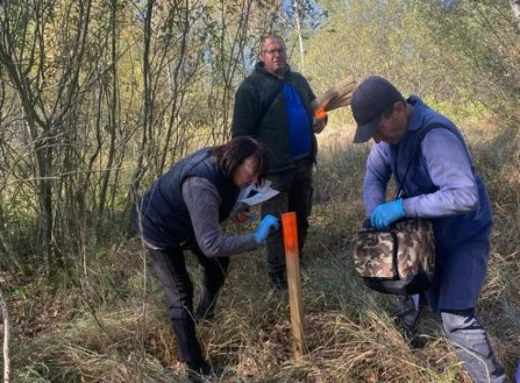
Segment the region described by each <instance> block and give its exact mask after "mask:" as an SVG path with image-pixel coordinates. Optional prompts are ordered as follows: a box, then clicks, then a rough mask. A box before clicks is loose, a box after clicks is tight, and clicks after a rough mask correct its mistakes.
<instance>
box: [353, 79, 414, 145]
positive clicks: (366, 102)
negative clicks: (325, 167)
mask: <svg viewBox="0 0 520 383" xmlns="http://www.w3.org/2000/svg"><path fill="white" fill-rule="evenodd" d="M397 101H403V102H404V98H403V95H402V94H401V93H400V92H399V91H398V90H397V89H396V87H395V86H393V85H392V84H391V83H390V81H388V80H387V79H386V78H383V77H379V76H370V77H367V78H366V79H365V80H363V82H362V83H361V84H359V86H358V87H357V88H356V90H355V91H354V93H353V94H352V101H351V103H350V107H351V108H352V114H353V115H354V120H356V123H357V129H356V134H355V135H354V143H355V144H357V143H360V142H366V141H368V140H370V138H371V137H372V136H373V135H374V133H375V132H376V130H377V127H378V126H379V122H380V121H381V116H382V115H383V113H384V112H385V111H386V110H387V109H389V108H390V107H391V106H392V105H394V104H395V103H396V102H397Z"/></svg>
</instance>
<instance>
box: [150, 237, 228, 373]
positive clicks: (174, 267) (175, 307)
mask: <svg viewBox="0 0 520 383" xmlns="http://www.w3.org/2000/svg"><path fill="white" fill-rule="evenodd" d="M191 251H192V252H193V253H194V254H195V255H196V256H197V259H198V261H199V263H200V264H201V265H202V267H203V268H204V278H203V282H202V292H201V297H200V300H199V304H198V307H197V311H196V312H195V315H194V314H193V285H192V283H191V280H190V277H189V274H188V271H187V270H186V263H185V261H184V253H183V251H182V249H180V248H178V247H174V248H168V249H158V250H157V249H156V250H152V249H150V250H149V252H150V255H151V257H152V262H153V265H154V267H155V271H156V272H157V275H158V277H159V280H160V281H161V283H162V285H163V286H164V291H165V295H166V303H167V304H168V311H169V315H170V324H171V326H172V329H173V332H174V333H175V336H176V338H177V342H178V345H179V354H180V360H181V361H183V362H186V363H187V364H188V366H189V367H190V368H193V369H198V368H199V367H200V365H201V364H202V363H204V358H203V356H202V352H201V347H200V344H199V342H198V340H197V335H196V331H195V318H197V317H198V318H203V317H205V316H207V315H208V314H211V313H212V311H213V309H214V306H215V302H216V299H217V296H218V292H219V290H220V288H221V287H222V285H223V284H224V281H225V280H226V273H227V270H228V267H229V257H220V258H208V257H206V256H205V255H204V254H203V253H202V251H201V250H200V249H199V248H198V247H196V248H193V249H191Z"/></svg>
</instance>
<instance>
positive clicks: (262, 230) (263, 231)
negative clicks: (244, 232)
mask: <svg viewBox="0 0 520 383" xmlns="http://www.w3.org/2000/svg"><path fill="white" fill-rule="evenodd" d="M279 228H280V221H279V220H278V218H276V217H274V216H272V215H271V214H267V215H266V216H265V217H264V218H263V219H262V221H261V222H260V224H259V225H258V227H257V229H256V232H255V239H256V242H258V243H263V242H265V240H266V239H267V237H268V236H269V232H270V231H271V229H274V230H278V229H279Z"/></svg>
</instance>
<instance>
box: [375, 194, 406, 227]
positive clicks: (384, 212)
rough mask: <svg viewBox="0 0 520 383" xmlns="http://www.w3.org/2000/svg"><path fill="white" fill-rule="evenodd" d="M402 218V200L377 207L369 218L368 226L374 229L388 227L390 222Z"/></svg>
mask: <svg viewBox="0 0 520 383" xmlns="http://www.w3.org/2000/svg"><path fill="white" fill-rule="evenodd" d="M403 217H404V208H403V199H402V198H400V199H398V200H395V201H392V202H387V203H383V204H381V205H379V206H378V207H376V209H375V210H374V211H373V212H372V215H371V216H370V224H371V225H372V227H375V228H376V229H383V228H385V227H387V226H390V224H391V223H392V222H395V221H397V220H398V219H400V218H403Z"/></svg>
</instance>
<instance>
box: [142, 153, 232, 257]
mask: <svg viewBox="0 0 520 383" xmlns="http://www.w3.org/2000/svg"><path fill="white" fill-rule="evenodd" d="M210 151H211V149H209V148H206V149H202V150H199V151H197V152H195V153H193V154H192V155H190V156H188V157H186V158H184V159H183V160H181V161H179V162H178V163H176V164H175V165H173V167H172V168H171V169H170V170H169V171H168V172H167V173H166V174H164V175H163V176H162V177H161V178H159V179H158V180H157V181H155V183H154V184H153V185H152V186H151V187H150V189H149V190H148V191H147V192H146V193H145V194H144V196H143V197H142V198H141V200H140V201H139V203H138V205H137V206H136V207H135V208H134V211H133V214H132V226H133V227H134V229H135V230H137V231H138V232H139V233H140V234H141V235H142V236H143V238H144V239H145V240H146V241H147V242H148V243H150V244H152V245H154V246H157V247H161V248H166V247H172V246H185V245H187V244H189V245H191V244H193V243H194V241H195V233H194V231H193V225H192V223H191V218H190V214H189V212H188V208H187V207H186V204H185V202H184V198H183V196H182V184H183V183H184V181H185V180H186V179H187V178H188V177H202V178H205V179H207V180H208V181H210V182H211V183H212V184H213V185H215V187H216V188H217V190H218V193H219V195H220V199H221V204H220V208H219V217H218V219H219V222H222V221H224V220H225V219H226V218H227V217H228V216H229V214H230V213H231V210H232V208H233V206H234V204H235V202H236V200H237V197H238V193H239V188H238V187H237V186H236V185H235V184H233V182H232V180H230V179H228V178H226V177H225V176H224V174H223V173H222V171H221V169H220V167H219V166H218V164H217V163H216V161H215V159H214V158H213V156H212V155H211V152H210ZM200 203H201V204H204V201H200ZM138 212H140V214H138Z"/></svg>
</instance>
